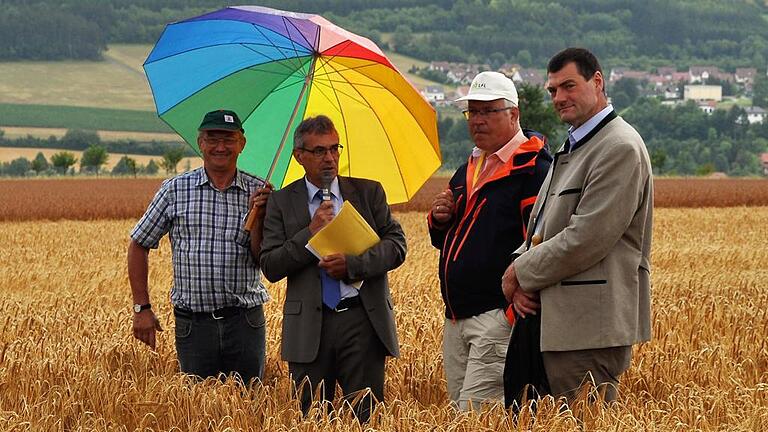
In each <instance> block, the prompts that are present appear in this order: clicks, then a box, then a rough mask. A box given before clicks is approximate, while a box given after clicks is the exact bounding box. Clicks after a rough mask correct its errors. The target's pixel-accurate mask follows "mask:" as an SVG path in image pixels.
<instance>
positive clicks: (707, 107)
mask: <svg viewBox="0 0 768 432" xmlns="http://www.w3.org/2000/svg"><path fill="white" fill-rule="evenodd" d="M686 87H688V86H686ZM696 105H697V106H698V107H699V109H700V110H701V111H702V112H704V114H710V115H711V114H712V113H713V112H715V109H716V108H717V102H715V101H713V100H705V101H698V102H696Z"/></svg>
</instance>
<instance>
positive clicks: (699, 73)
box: [688, 66, 734, 84]
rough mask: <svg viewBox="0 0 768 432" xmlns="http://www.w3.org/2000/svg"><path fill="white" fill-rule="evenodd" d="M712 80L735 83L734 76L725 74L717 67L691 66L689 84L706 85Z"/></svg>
mask: <svg viewBox="0 0 768 432" xmlns="http://www.w3.org/2000/svg"><path fill="white" fill-rule="evenodd" d="M710 78H715V79H718V80H720V81H727V82H733V80H734V78H733V75H732V74H729V73H727V72H723V71H721V70H720V68H719V67H716V66H691V67H690V68H689V69H688V82H690V83H692V84H696V83H704V82H706V81H707V80H709V79H710Z"/></svg>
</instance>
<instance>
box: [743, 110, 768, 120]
mask: <svg viewBox="0 0 768 432" xmlns="http://www.w3.org/2000/svg"><path fill="white" fill-rule="evenodd" d="M744 111H745V112H746V113H747V122H749V124H756V123H763V122H765V121H766V119H767V118H768V111H766V110H765V109H764V108H762V107H759V106H751V107H746V108H744Z"/></svg>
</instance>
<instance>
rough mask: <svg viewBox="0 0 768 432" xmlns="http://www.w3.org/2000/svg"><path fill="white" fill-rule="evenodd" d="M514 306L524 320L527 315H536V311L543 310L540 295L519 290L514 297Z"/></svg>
mask: <svg viewBox="0 0 768 432" xmlns="http://www.w3.org/2000/svg"><path fill="white" fill-rule="evenodd" d="M512 306H513V307H514V308H515V311H516V312H517V314H518V315H520V316H521V317H523V318H525V316H526V315H527V314H531V315H536V311H538V310H539V309H541V303H539V293H527V292H525V291H523V290H521V289H518V290H517V291H515V294H514V295H513V296H512Z"/></svg>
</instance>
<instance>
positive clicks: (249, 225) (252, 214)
mask: <svg viewBox="0 0 768 432" xmlns="http://www.w3.org/2000/svg"><path fill="white" fill-rule="evenodd" d="M256 212H257V210H254V209H251V210H249V211H248V218H247V219H245V225H243V229H244V230H245V231H247V232H251V230H252V229H253V224H255V223H256Z"/></svg>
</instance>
